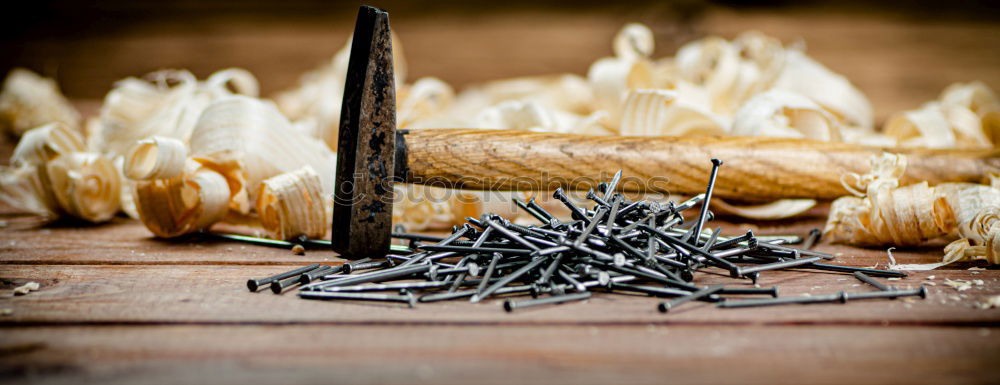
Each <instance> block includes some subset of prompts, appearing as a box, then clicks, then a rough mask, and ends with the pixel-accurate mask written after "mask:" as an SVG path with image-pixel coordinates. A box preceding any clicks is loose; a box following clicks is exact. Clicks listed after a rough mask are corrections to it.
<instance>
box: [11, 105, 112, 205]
mask: <svg viewBox="0 0 1000 385" xmlns="http://www.w3.org/2000/svg"><path fill="white" fill-rule="evenodd" d="M11 164H12V167H8V168H4V169H3V170H2V171H3V172H2V175H0V199H2V200H4V201H5V202H7V203H9V204H11V205H14V206H15V207H21V208H24V209H26V210H28V211H29V212H32V213H35V214H39V215H41V216H43V217H46V218H48V219H55V218H58V217H59V216H60V215H64V214H65V215H70V216H73V217H77V218H81V219H84V220H87V221H91V222H103V221H106V220H108V219H111V217H112V216H114V214H115V213H117V212H118V210H119V198H120V194H121V180H120V177H119V175H118V171H117V169H116V168H115V167H114V165H113V163H112V162H111V160H109V159H108V158H106V157H104V156H102V155H101V154H97V153H92V152H84V146H83V138H82V137H81V136H80V134H79V133H77V132H76V131H74V130H72V129H70V128H68V127H67V126H65V125H63V124H62V123H51V124H47V125H44V126H41V127H37V128H34V129H32V130H29V131H28V132H26V133H25V134H24V136H23V137H22V140H21V141H20V142H19V143H18V145H17V147H15V148H14V154H13V155H12V156H11Z"/></svg>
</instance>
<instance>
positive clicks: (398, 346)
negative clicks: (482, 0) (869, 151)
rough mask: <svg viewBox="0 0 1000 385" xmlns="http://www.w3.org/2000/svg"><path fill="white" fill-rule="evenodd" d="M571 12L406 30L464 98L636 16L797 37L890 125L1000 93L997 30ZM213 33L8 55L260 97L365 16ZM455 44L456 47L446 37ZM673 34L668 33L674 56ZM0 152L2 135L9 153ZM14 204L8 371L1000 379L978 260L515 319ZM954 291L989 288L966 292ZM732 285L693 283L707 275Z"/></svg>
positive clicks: (515, 379)
mask: <svg viewBox="0 0 1000 385" xmlns="http://www.w3.org/2000/svg"><path fill="white" fill-rule="evenodd" d="M560 15H563V16H562V17H555V16H552V15H534V16H532V15H522V14H503V15H499V16H497V17H492V18H487V17H477V18H469V17H466V16H465V15H457V16H456V15H451V16H449V15H441V16H439V17H437V18H428V19H420V20H416V19H414V20H407V19H405V18H400V19H398V20H397V21H398V23H397V24H396V25H397V28H398V30H399V32H400V33H401V34H402V35H403V38H404V40H405V41H406V45H405V48H406V50H407V53H408V54H409V58H411V75H413V77H416V76H423V75H438V76H442V77H444V78H445V80H448V81H451V82H453V83H455V84H458V85H461V84H467V83H471V82H476V81H482V80H485V79H490V78H497V77H504V76H514V75H528V74H539V73H549V72H562V71H573V72H576V73H583V72H585V71H586V68H587V65H588V64H589V63H590V62H592V61H593V60H594V59H596V58H598V57H600V56H601V55H607V54H610V37H611V36H612V35H613V34H614V32H615V31H616V30H617V29H618V28H619V27H620V25H621V23H622V22H623V21H628V20H626V19H630V20H641V21H647V22H650V23H651V24H652V26H653V28H654V30H656V31H657V34H658V35H657V36H658V37H665V36H674V37H677V39H682V38H683V39H684V40H685V41H686V40H689V39H690V38H692V37H694V36H698V35H702V34H706V33H721V34H723V35H725V36H727V37H732V36H733V35H735V34H736V33H737V32H739V31H742V30H746V29H761V30H763V31H764V32H767V33H770V34H773V35H775V36H778V37H780V38H782V39H783V40H785V41H786V42H788V41H792V40H794V39H795V38H797V37H804V38H805V40H806V41H807V42H808V44H809V52H810V53H811V54H812V55H813V56H814V57H816V58H817V59H818V60H820V61H821V62H823V63H827V64H828V65H829V66H830V67H831V68H833V69H834V70H836V71H839V72H842V73H844V74H845V75H847V76H848V77H849V78H850V79H852V81H854V82H855V83H857V84H859V85H860V87H861V88H862V89H863V90H864V91H865V92H866V93H868V95H869V96H870V97H871V98H872V101H873V103H874V104H875V107H876V110H877V115H878V117H879V120H880V121H881V120H884V119H885V117H886V116H887V115H888V114H889V113H891V112H893V111H898V110H901V109H905V108H913V107H916V106H918V105H919V104H920V103H922V102H924V101H927V100H930V99H931V98H934V97H936V95H937V94H938V93H939V92H940V90H941V89H942V88H943V87H944V86H945V85H947V84H948V83H950V82H953V81H968V80H973V79H982V80H985V81H987V83H988V84H990V85H992V86H997V85H998V83H997V81H998V79H1000V72H997V71H996V68H997V63H998V60H1000V55H998V54H997V51H996V50H995V49H989V48H990V47H994V48H995V36H996V35H995V32H996V31H997V30H1000V25H998V24H995V23H989V22H968V23H966V22H956V21H954V20H949V19H942V20H935V22H934V23H930V24H928V23H926V22H924V21H921V20H913V19H906V18H896V17H894V16H893V15H881V16H878V17H873V16H870V15H866V14H863V13H848V14H832V15H831V14H826V13H821V12H802V13H800V12H793V13H785V14H772V13H767V12H749V13H734V12H730V11H719V12H709V13H707V14H705V15H703V16H702V17H701V19H699V20H698V21H697V22H696V23H695V24H694V25H693V27H691V28H692V29H691V30H683V29H679V30H674V29H671V28H672V27H671V26H670V25H667V24H658V23H655V22H653V21H655V20H656V18H655V17H653V16H648V15H647V16H643V15H638V14H630V15H620V17H619V16H616V17H612V18H609V17H605V16H603V15H593V14H572V13H561V14H560ZM626 16H627V17H626ZM651 18H652V19H651ZM206 20H207V19H206V18H195V19H194V20H193V21H192V23H194V28H188V24H186V23H188V21H186V20H181V21H178V22H176V23H174V24H169V25H166V24H163V23H156V22H149V23H139V24H136V25H131V26H130V27H129V28H120V29H115V30H113V31H116V32H115V33H108V34H105V35H97V36H90V35H85V36H81V37H79V38H77V37H69V38H66V39H64V40H53V39H50V38H48V37H45V36H43V37H40V38H38V39H28V40H25V41H24V42H23V44H20V43H19V47H20V48H19V49H20V51H19V52H20V56H17V57H14V58H13V59H10V58H7V59H10V60H15V59H16V60H20V62H18V63H16V64H18V65H32V66H35V67H44V66H45V65H47V64H48V63H50V61H52V60H54V61H55V63H61V67H59V71H58V74H59V78H60V81H63V82H65V81H70V82H71V83H70V84H68V85H65V87H66V88H67V89H68V90H69V93H70V96H73V97H85V98H96V97H100V96H101V95H103V94H104V92H106V90H107V87H108V86H110V82H111V81H112V80H114V79H117V78H120V77H122V76H125V75H138V74H142V73H144V72H146V71H150V70H154V69H157V68H161V67H164V66H166V67H183V68H193V69H194V70H195V72H196V73H197V74H198V75H200V76H204V75H206V74H207V73H209V72H211V71H212V70H214V69H217V68H222V67H224V66H230V65H240V66H245V67H248V68H250V69H251V70H253V71H254V72H255V73H257V74H258V76H260V77H261V79H262V83H264V87H265V94H271V93H273V91H275V90H277V89H280V88H284V87H288V86H291V85H293V84H294V82H295V79H296V78H297V76H298V74H300V73H301V72H302V71H304V70H306V69H309V68H312V67H313V66H314V65H315V64H316V63H318V62H320V61H323V60H325V59H326V58H328V57H329V56H330V55H332V53H333V52H334V51H335V50H336V49H338V48H339V47H340V44H342V42H343V41H344V39H345V38H346V34H347V32H348V30H349V27H350V25H351V23H352V16H350V15H346V16H343V17H341V18H340V19H337V20H338V23H337V25H335V26H333V27H332V28H331V26H330V25H329V24H330V22H329V21H327V20H325V19H323V18H322V17H317V18H312V19H308V20H306V22H307V23H305V24H303V23H301V22H296V23H294V24H280V25H279V24H267V23H264V24H263V25H264V26H265V27H266V28H256V27H254V28H247V26H248V25H257V24H249V23H251V22H253V23H258V22H259V20H258V21H254V20H250V21H244V22H240V23H229V24H226V23H223V24H221V25H220V26H215V27H210V26H208V24H207V22H206ZM227 20H228V19H227ZM567 29H571V30H573V31H576V32H574V33H573V34H567V33H566V32H565V31H566V30H567ZM178 31H181V32H178ZM685 31H686V32H685ZM685 33H686V34H685ZM455 36H461V37H462V39H461V42H462V44H442V42H446V41H451V40H449V38H451V39H453V38H454V37H455ZM293 43H294V44H293ZM487 43H489V44H487ZM958 43H960V44H958ZM491 44H493V45H491ZM495 44H500V45H499V46H497V45H495ZM678 44H679V43H678V42H677V41H671V40H667V39H661V40H660V41H658V45H659V47H661V48H660V50H661V51H663V53H664V54H666V53H669V52H672V50H673V49H676V47H677V45H678ZM303 46H307V47H324V48H323V49H319V48H314V49H302V47H303ZM498 47H499V48H498ZM201 52H212V54H211V55H205V54H199V53H201ZM137 53H139V54H137ZM265 56H266V57H265ZM7 59H5V60H7ZM10 60H7V61H10ZM25 60H27V64H25V62H24V61H25ZM46 68H48V67H46ZM50 72H51V71H50ZM50 75H51V73H50ZM64 84H65V83H64ZM91 111H93V107H91ZM11 147H12V146H11V144H10V143H9V142H8V143H6V144H3V145H0V158H3V159H5V158H6V157H7V156H8V155H9V153H10V149H11ZM15 211H16V210H14V209H13V208H10V207H2V208H0V220H2V222H0V224H2V228H0V284H2V287H0V289H2V290H0V314H4V313H6V309H9V310H10V312H9V314H5V315H0V382H8V381H10V382H38V383H72V384H81V383H83V384H88V383H94V384H114V383H180V384H203V383H209V382H211V383H227V384H228V383H232V384H267V383H303V384H306V383H315V384H326V383H350V384H375V383H428V384H466V383H470V382H477V383H502V384H508V383H528V384H534V383H538V384H543V383H544V384H552V383H574V384H589V383H619V384H645V383H663V382H676V383H707V384H714V383H760V384H774V383H794V384H801V383H830V384H842V383H899V384H907V385H910V384H914V383H935V384H942V383H993V384H996V383H1000V365H998V364H997V363H998V362H1000V360H998V358H1000V309H989V310H982V309H978V308H977V305H978V304H979V303H980V302H982V301H983V300H984V298H986V297H988V296H991V295H998V294H1000V271H998V270H970V268H973V267H975V266H976V265H973V264H956V265H952V266H948V267H945V268H943V269H941V270H936V271H931V272H915V273H912V274H911V275H910V276H909V277H908V278H905V279H902V280H899V281H894V282H892V283H893V284H894V285H898V286H903V287H906V286H912V287H916V286H917V285H920V284H924V285H927V287H928V289H929V291H930V297H929V298H928V299H927V300H909V299H908V300H902V299H900V300H884V301H863V302H862V301H859V302H855V303H848V304H845V305H840V304H822V305H808V306H783V307H773V308H751V309H717V308H715V307H714V306H711V305H710V304H703V303H693V304H687V305H686V306H684V307H682V308H679V309H677V310H676V311H672V312H671V313H670V314H661V313H659V312H658V311H657V310H656V308H655V305H656V304H657V303H658V300H656V299H654V298H650V297H642V296H623V295H607V294H601V293H598V294H595V295H594V297H593V298H592V299H590V300H588V301H585V302H580V303H573V304H566V305H561V306H555V307H546V308H538V309H531V310H526V311H517V312H515V313H511V314H508V313H505V312H504V311H503V310H502V306H501V301H500V300H488V301H484V302H483V303H480V304H469V303H467V302H462V301H457V302H455V301H453V302H443V303H433V304H419V305H418V306H417V307H416V308H414V309H409V308H406V307H403V306H394V305H385V304H364V303H337V302H320V301H305V300H300V299H298V298H296V297H295V295H294V293H290V294H285V295H280V296H278V295H273V294H271V293H270V292H266V291H262V292H260V293H249V292H247V290H246V286H245V282H246V280H247V279H248V278H251V277H262V276H268V275H271V274H274V273H278V272H282V271H286V270H290V269H292V268H294V267H298V266H302V265H305V264H309V263H332V264H336V263H342V262H343V260H341V259H339V258H337V257H336V256H335V255H334V254H333V253H332V252H330V251H325V250H319V251H309V252H308V253H307V254H306V255H304V256H296V255H293V254H292V253H291V252H289V251H288V250H280V249H272V248H265V247H259V246H251V245H245V244H240V243H233V242H221V241H197V240H194V239H189V240H179V241H165V240H158V239H154V238H152V236H151V234H150V233H149V232H148V231H147V230H146V229H145V228H144V227H143V226H142V225H141V224H139V223H137V222H135V221H132V220H128V219H125V218H117V219H115V220H114V221H112V222H111V223H108V224H104V225H85V224H80V223H72V222H61V223H56V224H51V225H48V226H44V227H37V226H33V225H32V224H31V223H32V221H31V220H30V219H28V218H25V217H23V216H20V215H18V214H16V213H15ZM824 220H825V212H824V211H823V210H822V209H819V210H815V211H814V212H812V213H811V214H810V215H807V216H806V217H804V218H802V219H800V220H796V221H779V222H767V223H754V224H752V225H748V224H746V223H745V222H742V221H739V220H734V221H732V222H721V221H717V223H712V225H722V226H723V227H724V229H725V233H728V234H735V233H739V232H742V231H744V230H745V229H747V228H750V229H753V230H754V231H755V233H758V234H790V233H791V234H800V235H801V234H805V233H806V232H807V231H808V230H809V229H811V228H814V227H822V224H823V221H824ZM818 249H819V250H822V251H828V252H832V253H839V256H838V258H837V260H836V261H835V262H834V263H839V264H845V265H851V266H874V265H878V266H880V267H884V266H885V264H886V261H887V256H886V252H885V250H879V249H857V248H850V247H844V246H836V245H828V244H820V245H819V246H818ZM894 255H895V256H896V259H897V260H898V261H899V262H900V263H929V262H935V261H938V260H939V259H940V257H941V247H940V246H933V247H927V248H923V249H915V250H898V251H895V252H894ZM946 279H953V280H966V281H973V280H981V281H982V284H981V285H973V286H972V287H971V288H969V289H968V290H965V291H957V290H956V289H954V288H952V287H949V286H947V285H945V280H946ZM28 281H36V282H39V283H40V284H41V290H39V291H37V292H32V293H30V294H28V295H25V296H19V297H14V296H12V290H11V289H13V288H14V287H16V286H19V285H21V284H23V283H25V282H28ZM730 281H731V280H730V279H728V278H726V277H724V276H716V275H712V274H699V275H698V277H697V281H696V283H697V284H707V283H713V282H730ZM760 284H761V285H762V286H771V285H779V286H780V289H781V293H782V294H783V295H797V294H805V293H810V294H824V293H835V292H838V291H841V290H848V291H862V290H869V288H868V287H865V286H863V285H862V284H860V283H859V282H857V281H856V280H855V279H854V278H853V277H852V276H850V275H845V274H829V273H809V272H801V271H799V272H769V273H764V274H762V276H761V281H760Z"/></svg>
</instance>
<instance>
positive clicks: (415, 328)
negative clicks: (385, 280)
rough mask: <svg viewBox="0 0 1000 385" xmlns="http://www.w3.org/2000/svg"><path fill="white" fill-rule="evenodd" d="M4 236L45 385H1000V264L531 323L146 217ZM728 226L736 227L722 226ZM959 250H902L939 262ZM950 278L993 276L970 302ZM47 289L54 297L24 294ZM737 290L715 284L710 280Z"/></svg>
mask: <svg viewBox="0 0 1000 385" xmlns="http://www.w3.org/2000/svg"><path fill="white" fill-rule="evenodd" d="M10 211H11V210H10V208H7V210H6V212H7V213H8V214H6V215H5V221H6V227H5V228H4V229H3V230H0V278H2V284H3V289H4V290H3V292H2V295H0V309H11V311H12V312H11V314H9V315H5V316H2V317H0V335H2V338H0V373H4V375H6V376H7V377H8V378H11V379H17V380H25V379H31V380H39V381H40V382H43V383H66V382H73V383H102V384H103V383H130V382H142V383H191V384H200V383H204V382H206V381H208V380H207V379H211V382H222V383H234V384H235V383H246V382H251V381H252V382H255V383H258V382H260V383H330V382H336V383H359V384H364V383H387V382H391V383H400V382H402V383H433V384H450V383H456V384H462V383H468V382H469V381H471V380H472V379H477V382H478V380H482V382H486V383H551V382H555V383H583V384H586V383H607V382H612V383H659V382H665V381H667V380H670V381H672V382H684V383H718V382H727V383H728V382H737V383H805V382H808V383H870V382H878V383H913V382H917V383H920V382H930V383H996V382H997V381H1000V370H998V368H1000V367H998V366H997V365H996V362H997V359H998V358H1000V327H998V326H1000V309H990V310H981V309H977V308H976V305H977V304H978V303H979V302H981V301H982V300H983V299H984V298H985V297H987V296H990V295H997V294H1000V271H997V270H978V269H977V270H970V267H973V268H974V267H975V266H974V265H970V264H959V265H953V266H949V267H947V268H945V269H943V270H936V271H931V272H915V273H912V274H910V276H909V277H907V278H904V279H901V280H899V281H894V282H892V284H894V285H898V286H901V287H907V286H912V287H916V286H917V285H920V284H924V285H927V287H928V289H929V291H930V296H929V298H928V299H926V300H919V299H917V300H912V299H906V300H880V301H861V302H853V303H848V304H844V305H841V304H823V305H808V306H783V307H771V308H751V309H718V308H715V307H714V306H712V305H710V304H703V303H695V304H689V305H687V306H685V307H683V308H679V309H677V310H676V311H673V312H671V313H670V314H661V313H659V312H658V311H657V310H656V308H655V306H656V304H657V303H658V300H657V299H655V298H651V297H644V296H623V295H609V294H603V293H597V294H595V295H594V297H593V298H592V299H590V300H588V301H585V302H582V303H573V304H566V305H560V306H555V307H546V308H539V309H532V310H525V311H517V312H514V313H506V312H504V311H503V309H502V306H501V303H502V301H501V300H496V299H494V300H488V301H484V302H483V303H480V304H469V303H467V302H464V301H452V302H442V303H431V304H419V305H418V306H417V307H416V308H413V309H409V308H406V307H405V306H395V305H386V304H381V303H378V304H366V303H340V302H322V301H306V300H301V299H298V298H296V297H295V295H294V293H287V294H284V295H274V294H271V293H270V292H268V291H266V290H265V291H261V292H259V293H249V292H248V291H247V289H246V285H245V284H246V280H247V279H248V278H251V277H263V276H269V275H272V274H275V273H278V272H282V271H287V270H290V269H292V268H294V267H297V266H301V265H305V264H309V263H328V264H338V263H342V262H343V260H341V259H339V258H337V257H336V256H335V254H334V253H333V252H332V251H326V250H310V251H308V252H307V253H306V255H304V256H297V255H294V254H292V253H291V252H290V251H288V250H283V249H274V248H267V247H262V246H254V245H246V244H242V243H234V242H225V241H204V240H198V239H187V240H178V241H166V240H158V239H155V238H152V236H151V234H150V233H149V232H148V231H147V230H146V229H145V228H144V227H143V226H142V225H141V224H139V223H137V222H136V221H132V220H129V219H125V218H117V219H115V220H114V221H113V222H112V223H109V224H104V225H96V226H95V225H83V224H79V223H57V224H54V225H49V226H45V227H34V226H32V225H30V223H31V221H30V220H29V219H27V218H24V217H21V216H17V215H15V214H10ZM716 222H720V221H716ZM821 223H822V212H821V210H820V211H817V212H816V213H815V215H812V216H807V217H806V218H805V219H803V220H799V221H791V222H789V221H784V222H776V223H765V224H759V223H758V224H756V225H753V226H747V225H743V224H736V223H713V224H714V225H720V224H722V225H724V226H723V227H724V228H725V229H726V232H728V233H731V234H732V233H736V232H737V230H738V229H741V228H752V229H754V231H755V232H756V233H759V234H779V233H784V234H789V233H792V234H804V233H805V232H806V231H807V230H808V229H810V228H812V227H815V226H818V225H821ZM817 249H818V250H822V251H827V252H831V253H840V254H839V256H838V258H837V260H836V261H835V263H839V264H845V265H851V266H874V265H880V266H882V267H884V265H885V261H886V253H885V251H884V250H866V249H856V248H849V247H844V246H836V245H828V244H820V245H819V246H818V247H817ZM940 255H941V253H940V250H939V248H936V247H934V248H926V249H921V250H901V251H895V252H894V256H895V257H896V258H897V260H898V261H899V262H900V263H922V262H933V261H935V260H937V259H938V258H940ZM946 279H960V280H966V281H973V280H982V285H973V286H972V287H971V288H970V289H968V290H965V291H961V292H959V291H957V290H956V289H954V288H952V287H949V286H947V285H945V284H944V282H945V280H946ZM28 281H36V282H39V283H40V284H41V286H42V288H41V290H39V291H37V292H32V293H30V294H28V295H25V296H18V297H14V296H12V291H11V289H12V288H13V287H15V286H19V285H21V284H23V283H25V282H28ZM716 282H718V283H723V282H727V283H732V282H734V281H732V280H731V279H729V278H728V277H725V276H723V275H713V274H707V273H703V274H699V275H698V276H697V278H696V283H697V284H700V285H704V284H708V283H716ZM760 285H761V286H771V285H778V286H779V287H780V290H781V293H782V295H798V294H805V293H810V294H824V293H835V292H838V291H841V290H847V291H867V290H870V288H868V287H866V286H864V285H861V284H860V283H859V282H857V281H856V280H855V279H854V278H853V277H852V276H851V275H846V274H830V273H818V272H805V271H781V272H769V273H764V274H762V275H761V280H760Z"/></svg>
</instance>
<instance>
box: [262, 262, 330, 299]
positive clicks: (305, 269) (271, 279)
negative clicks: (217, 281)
mask: <svg viewBox="0 0 1000 385" xmlns="http://www.w3.org/2000/svg"><path fill="white" fill-rule="evenodd" d="M317 267H319V264H318V263H314V264H312V265H308V266H304V267H300V268H298V269H295V270H290V271H286V272H284V273H281V274H276V275H272V276H270V277H267V278H261V279H249V280H247V288H248V289H250V291H252V292H256V291H257V289H259V288H260V287H261V286H264V285H270V284H271V282H274V281H279V280H282V279H285V278H288V277H292V276H296V275H299V274H302V273H305V272H308V271H312V270H315V269H316V268H317Z"/></svg>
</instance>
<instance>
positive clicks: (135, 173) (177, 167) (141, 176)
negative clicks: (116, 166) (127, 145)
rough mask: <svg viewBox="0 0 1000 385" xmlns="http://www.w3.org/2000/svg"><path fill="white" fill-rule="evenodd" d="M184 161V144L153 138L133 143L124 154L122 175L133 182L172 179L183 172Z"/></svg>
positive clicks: (185, 149)
mask: <svg viewBox="0 0 1000 385" xmlns="http://www.w3.org/2000/svg"><path fill="white" fill-rule="evenodd" d="M185 159H187V146H186V145H185V144H184V142H182V141H180V140H178V139H173V138H164V137H161V136H154V137H152V138H149V139H143V140H140V141H138V142H135V145H133V146H132V148H131V149H130V150H129V151H128V153H126V154H125V163H124V173H125V176H127V177H128V178H129V179H134V180H149V179H164V178H173V177H175V176H178V175H180V174H181V173H182V172H183V171H184V160H185Z"/></svg>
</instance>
